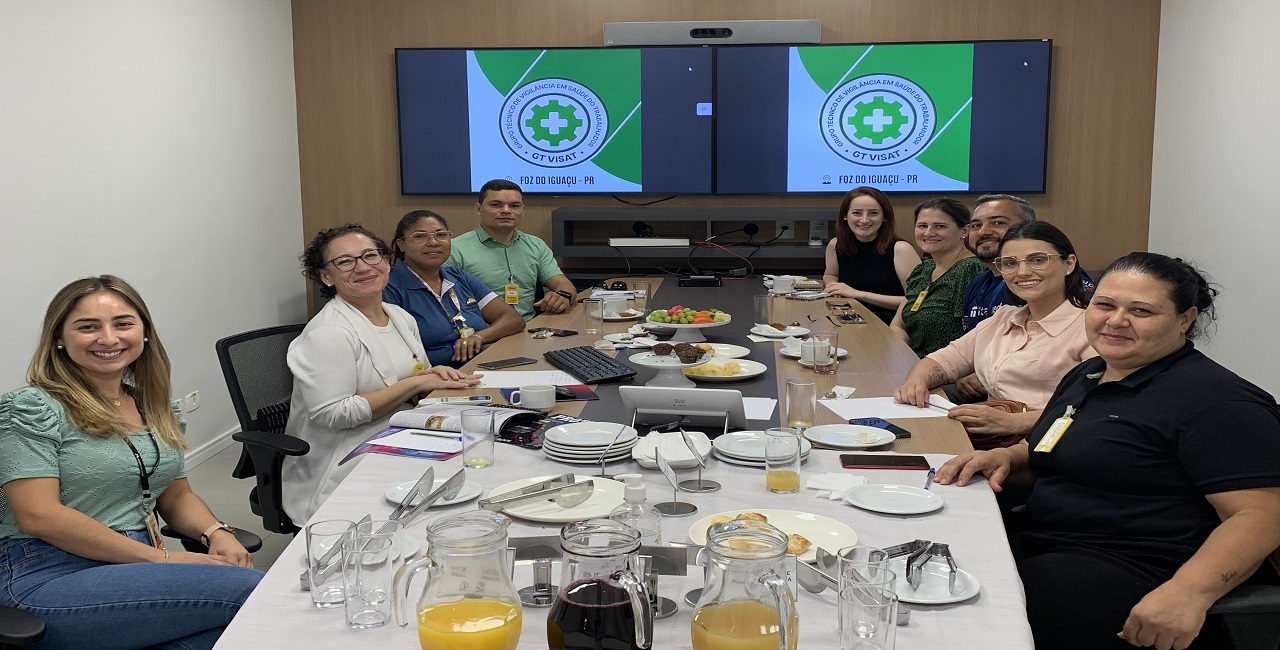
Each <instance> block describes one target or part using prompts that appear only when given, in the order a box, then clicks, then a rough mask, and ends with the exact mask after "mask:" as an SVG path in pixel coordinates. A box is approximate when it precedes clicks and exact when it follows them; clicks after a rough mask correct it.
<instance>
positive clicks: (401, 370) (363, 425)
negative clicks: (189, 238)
mask: <svg viewBox="0 0 1280 650" xmlns="http://www.w3.org/2000/svg"><path fill="white" fill-rule="evenodd" d="M389 258H390V249H389V248H388V247H387V245H386V243H385V242H383V241H382V240H381V239H379V238H378V236H377V235H374V234H373V233H371V232H369V231H368V230H365V229H364V228H362V227H360V226H359V225H355V224H348V225H345V226H340V227H337V228H329V229H326V230H322V231H320V233H319V234H317V235H316V236H315V238H314V239H312V240H311V244H310V245H309V246H307V249H306V250H305V251H303V253H302V255H301V260H302V267H303V273H304V274H305V275H306V276H307V277H308V278H310V279H311V281H312V282H315V283H317V284H318V285H319V287H320V292H321V293H322V294H324V295H328V296H332V297H333V299H332V300H330V301H329V302H328V303H327V304H326V305H325V306H324V308H323V309H321V310H320V312H319V313H317V314H316V316H315V318H312V319H311V322H309V323H307V327H306V328H305V329H303V330H302V334H300V335H299V336H298V338H297V339H295V340H294V341H293V343H292V344H291V345H290V346H289V355H288V361H289V369H290V370H291V371H292V372H293V399H292V406H291V407H290V410H289V424H288V425H287V426H286V427H285V433H288V434H289V435H292V436H297V437H299V438H302V439H303V440H306V441H307V443H308V444H310V445H311V451H310V452H308V453H307V454H306V455H304V456H298V457H292V458H287V459H285V461H284V467H283V470H282V478H283V490H284V509H285V512H286V513H288V515H289V518H290V519H292V520H293V522H294V523H295V524H297V525H299V526H301V525H303V524H305V522H306V521H307V520H308V519H310V518H311V515H312V514H314V513H315V511H316V509H317V508H319V507H320V504H321V503H323V502H324V500H325V499H326V498H328V497H329V494H330V493H332V492H333V490H334V488H335V487H337V485H338V483H340V482H341V481H342V479H343V478H345V477H346V475H347V474H348V473H349V472H350V471H351V468H352V467H353V466H354V465H355V464H356V462H358V460H359V459H353V460H352V461H351V462H349V463H347V464H345V465H343V466H342V467H339V466H338V461H339V460H341V459H342V457H343V456H345V455H346V454H347V453H348V452H350V451H351V450H352V449H354V448H355V447H356V446H357V445H359V444H360V443H361V442H363V441H364V440H365V439H367V438H368V437H369V436H371V435H373V434H374V433H377V432H378V431H380V430H382V429H383V428H385V427H386V426H387V420H388V419H390V417H391V414H393V413H395V412H396V411H400V410H403V409H406V408H411V407H412V406H413V402H415V401H417V399H418V397H419V396H420V395H421V394H423V393H425V392H427V391H431V390H434V389H436V388H465V387H467V386H474V385H475V384H477V383H479V381H480V379H479V376H478V375H474V376H473V375H468V374H465V373H463V372H460V371H458V370H454V369H453V368H449V367H447V366H436V367H431V365H430V362H429V361H428V360H427V355H426V352H425V351H424V350H423V348H422V341H421V339H420V337H419V335H418V326H417V323H416V322H415V321H414V319H413V316H410V315H409V313H408V312H406V311H404V310H403V309H401V308H399V307H397V306H395V305H391V304H387V303H384V302H382V290H383V288H385V287H386V286H387V279H388V278H389V277H390V275H389V274H390V272H391V267H390V264H389Z"/></svg>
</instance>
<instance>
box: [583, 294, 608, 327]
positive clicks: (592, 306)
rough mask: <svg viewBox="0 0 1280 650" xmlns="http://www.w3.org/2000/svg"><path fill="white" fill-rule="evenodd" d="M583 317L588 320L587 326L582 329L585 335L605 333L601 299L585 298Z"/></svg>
mask: <svg viewBox="0 0 1280 650" xmlns="http://www.w3.org/2000/svg"><path fill="white" fill-rule="evenodd" d="M582 316H583V318H584V319H586V325H585V326H584V327H583V328H582V331H583V332H584V333H587V334H601V333H603V332H604V301H603V300H601V299H599V298H583V299H582Z"/></svg>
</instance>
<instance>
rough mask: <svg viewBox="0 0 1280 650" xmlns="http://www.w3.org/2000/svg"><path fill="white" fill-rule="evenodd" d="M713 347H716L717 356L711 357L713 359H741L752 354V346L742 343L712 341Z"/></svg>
mask: <svg viewBox="0 0 1280 650" xmlns="http://www.w3.org/2000/svg"><path fill="white" fill-rule="evenodd" d="M710 345H711V347H713V348H715V351H716V353H715V356H712V357H711V360H712V361H715V360H716V359H741V358H743V357H745V356H747V355H748V354H751V350H750V348H746V347H743V346H741V345H732V344H730V343H711V344H710Z"/></svg>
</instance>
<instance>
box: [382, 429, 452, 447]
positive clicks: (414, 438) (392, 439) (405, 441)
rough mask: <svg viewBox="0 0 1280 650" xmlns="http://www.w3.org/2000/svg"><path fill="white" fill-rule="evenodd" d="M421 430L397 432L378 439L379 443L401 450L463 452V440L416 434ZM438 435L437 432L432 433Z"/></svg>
mask: <svg viewBox="0 0 1280 650" xmlns="http://www.w3.org/2000/svg"><path fill="white" fill-rule="evenodd" d="M415 431H419V429H404V430H402V431H397V432H395V433H393V434H391V435H389V436H387V437H385V438H378V440H377V443H378V444H379V445H384V446H387V447H399V448H401V449H417V450H420V451H442V452H449V453H452V452H458V451H462V438H461V436H455V437H450V438H445V437H443V436H440V435H423V434H422V433H414V432H415ZM432 433H433V434H436V433H437V432H432Z"/></svg>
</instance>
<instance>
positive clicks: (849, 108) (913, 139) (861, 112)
mask: <svg viewBox="0 0 1280 650" xmlns="http://www.w3.org/2000/svg"><path fill="white" fill-rule="evenodd" d="M937 123H938V121H937V116H936V115H935V114H934V110H933V100H932V99H930V98H929V94H928V93H926V92H925V91H924V89H923V88H921V87H920V86H919V85H917V84H916V83H915V82H913V81H911V80H910V79H906V78H904V77H899V76H897V75H892V74H871V75H866V76H864V77H858V78H856V79H850V80H849V81H847V82H845V83H844V84H843V85H841V86H840V87H838V88H836V89H835V90H834V91H832V92H831V94H830V95H828V96H827V99H826V101H825V102H823V105H822V115H821V116H820V117H819V124H820V125H821V128H822V138H823V140H824V141H825V142H826V143H827V146H828V147H831V150H832V151H834V152H835V153H836V155H838V156H840V157H841V158H844V159H845V160H848V161H849V162H853V163H857V164H859V165H868V166H872V167H880V166H884V165H892V164H895V163H900V162H902V161H904V160H909V159H911V158H913V157H915V155H916V154H918V153H920V152H921V151H923V150H924V148H925V146H927V145H928V144H929V139H930V138H932V137H933V133H934V131H935V130H936V129H937Z"/></svg>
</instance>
